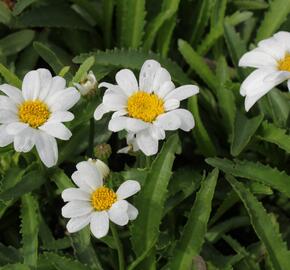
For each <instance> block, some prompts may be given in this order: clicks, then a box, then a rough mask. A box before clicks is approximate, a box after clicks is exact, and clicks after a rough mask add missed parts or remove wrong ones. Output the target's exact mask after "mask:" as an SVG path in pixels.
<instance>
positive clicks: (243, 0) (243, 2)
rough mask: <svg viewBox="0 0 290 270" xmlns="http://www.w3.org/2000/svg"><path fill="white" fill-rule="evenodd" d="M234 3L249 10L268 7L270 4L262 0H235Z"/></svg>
mask: <svg viewBox="0 0 290 270" xmlns="http://www.w3.org/2000/svg"><path fill="white" fill-rule="evenodd" d="M233 4H235V5H236V6H238V7H240V8H243V9H247V10H256V9H266V8H268V6H269V4H268V3H266V2H264V1H262V0H234V1H233Z"/></svg>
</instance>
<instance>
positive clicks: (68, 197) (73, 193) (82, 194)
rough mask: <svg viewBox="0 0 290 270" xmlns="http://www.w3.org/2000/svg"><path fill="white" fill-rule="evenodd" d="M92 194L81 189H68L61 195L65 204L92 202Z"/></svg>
mask: <svg viewBox="0 0 290 270" xmlns="http://www.w3.org/2000/svg"><path fill="white" fill-rule="evenodd" d="M90 196H91V195H90V193H89V192H86V191H84V190H82V189H80V188H67V189H65V190H64V191H63V192H62V193H61V197H62V199H63V200H64V201H65V202H68V201H90V200H91V198H90Z"/></svg>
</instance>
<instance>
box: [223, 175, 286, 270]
mask: <svg viewBox="0 0 290 270" xmlns="http://www.w3.org/2000/svg"><path fill="white" fill-rule="evenodd" d="M226 179H227V180H228V182H229V183H230V184H231V186H232V188H233V189H234V190H235V192H236V193H237V194H238V195H239V197H240V199H241V200H242V202H243V204H244V206H245V208H246V209H247V212H248V214H249V217H250V219H251V223H252V226H253V228H254V230H255V231H256V234H257V236H258V237H259V238H260V240H261V241H262V242H263V244H264V245H265V247H266V249H267V251H268V254H269V257H270V259H271V262H272V264H273V267H274V269H276V270H285V269H287V268H288V265H289V260H290V253H289V250H288V249H287V245H286V243H284V242H283V240H282V237H281V234H280V233H279V230H278V228H277V226H276V224H274V223H273V221H272V218H271V217H270V216H269V214H268V213H267V212H266V210H265V208H264V207H263V205H262V204H261V203H260V202H259V201H258V200H257V199H256V197H255V196H254V195H253V194H252V193H251V192H250V191H249V190H248V189H247V188H246V187H245V186H244V185H243V184H241V183H240V182H238V181H237V180H236V179H235V178H234V177H232V176H229V175H228V176H227V177H226Z"/></svg>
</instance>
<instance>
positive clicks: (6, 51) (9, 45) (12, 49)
mask: <svg viewBox="0 0 290 270" xmlns="http://www.w3.org/2000/svg"><path fill="white" fill-rule="evenodd" d="M33 38H34V31H32V30H22V31H18V32H15V33H12V34H10V35H8V36H6V37H4V38H2V39H0V54H2V55H5V56H8V55H12V54H16V53H18V52H20V51H21V50H23V49H24V48H25V47H26V46H28V45H29V44H30V43H31V41H32V40H33Z"/></svg>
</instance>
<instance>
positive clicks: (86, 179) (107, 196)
mask: <svg viewBox="0 0 290 270" xmlns="http://www.w3.org/2000/svg"><path fill="white" fill-rule="evenodd" d="M76 167H77V171H75V172H74V173H73V174H72V180H73V181H74V183H75V184H76V185H77V186H78V188H68V189H65V190H64V191H63V192H62V198H63V200H64V201H65V202H68V203H67V204H66V205H65V206H64V207H63V208H62V215H63V217H65V218H70V220H69V222H68V223H67V226H66V227H67V230H68V232H70V233H74V232H77V231H79V230H81V229H82V228H84V227H85V226H87V225H88V224H90V229H91V231H92V233H93V235H94V236H95V237H96V238H101V237H104V236H106V235H107V233H108V230H109V220H111V221H112V222H113V223H115V224H117V225H120V226H124V225H126V224H127V223H128V222H129V220H134V219H136V218H137V215H138V210H137V209H136V208H135V207H134V206H133V205H132V204H130V203H129V202H127V201H126V200H125V199H126V198H128V197H130V196H132V195H134V194H135V193H137V192H138V191H139V190H140V188H141V187H140V184H139V183H138V182H137V181H134V180H127V181H125V182H124V183H123V184H121V186H120V187H119V188H118V190H117V191H116V192H114V191H113V190H112V189H110V188H108V187H106V186H104V185H103V177H102V172H100V171H99V169H98V166H96V163H94V162H92V161H82V162H80V163H78V164H77V166H76Z"/></svg>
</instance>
